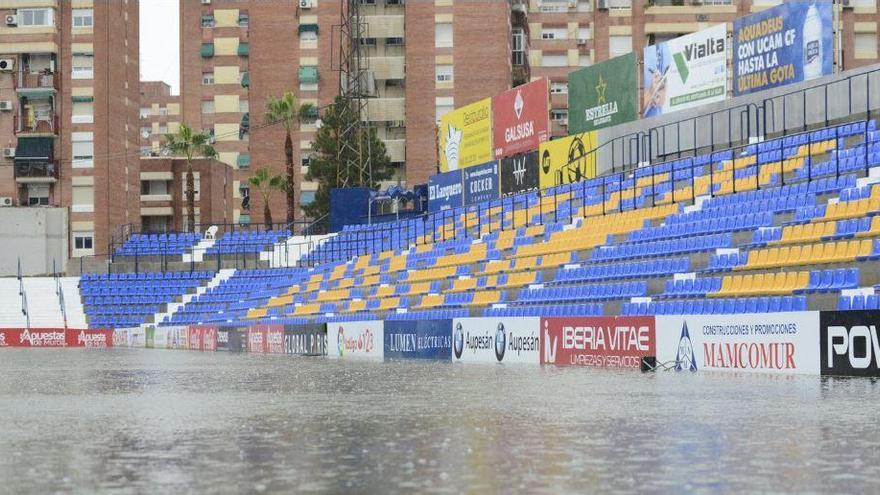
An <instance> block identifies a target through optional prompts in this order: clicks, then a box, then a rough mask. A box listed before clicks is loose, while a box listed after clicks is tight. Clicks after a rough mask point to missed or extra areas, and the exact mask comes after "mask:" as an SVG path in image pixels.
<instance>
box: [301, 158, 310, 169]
mask: <svg viewBox="0 0 880 495" xmlns="http://www.w3.org/2000/svg"><path fill="white" fill-rule="evenodd" d="M311 164H312V159H311V158H310V157H308V156H304V157H302V158H300V159H299V166H300V167H302V168H308V167H309V165H311Z"/></svg>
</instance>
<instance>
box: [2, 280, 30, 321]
mask: <svg viewBox="0 0 880 495" xmlns="http://www.w3.org/2000/svg"><path fill="white" fill-rule="evenodd" d="M0 301H3V304H0V326H2V327H9V328H22V327H24V326H25V324H26V319H25V317H24V315H23V314H21V296H20V295H19V293H18V279H17V278H15V277H8V278H0Z"/></svg>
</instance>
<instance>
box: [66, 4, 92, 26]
mask: <svg viewBox="0 0 880 495" xmlns="http://www.w3.org/2000/svg"><path fill="white" fill-rule="evenodd" d="M72 17H73V18H72V20H71V22H72V23H73V27H74V28H90V27H92V26H93V23H94V16H93V13H92V9H73V11H72Z"/></svg>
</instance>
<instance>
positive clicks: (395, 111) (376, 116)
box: [364, 98, 406, 122]
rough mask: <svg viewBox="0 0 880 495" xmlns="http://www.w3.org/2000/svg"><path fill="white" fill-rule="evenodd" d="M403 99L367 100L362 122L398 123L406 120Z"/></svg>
mask: <svg viewBox="0 0 880 495" xmlns="http://www.w3.org/2000/svg"><path fill="white" fill-rule="evenodd" d="M404 100H405V99H404V98H372V99H369V100H367V113H366V117H365V119H364V120H367V121H369V122H387V121H400V120H405V119H406V105H405V103H404Z"/></svg>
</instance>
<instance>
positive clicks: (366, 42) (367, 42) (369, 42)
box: [361, 38, 376, 46]
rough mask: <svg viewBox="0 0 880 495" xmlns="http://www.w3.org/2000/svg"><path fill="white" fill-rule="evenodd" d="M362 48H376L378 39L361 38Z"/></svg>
mask: <svg viewBox="0 0 880 495" xmlns="http://www.w3.org/2000/svg"><path fill="white" fill-rule="evenodd" d="M361 46H376V38H361Z"/></svg>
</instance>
